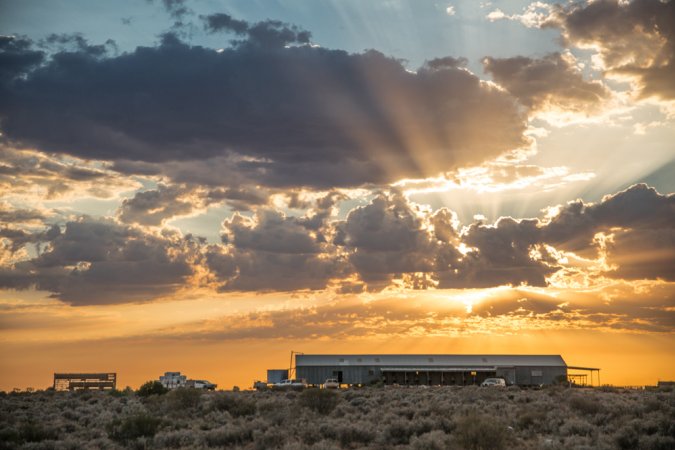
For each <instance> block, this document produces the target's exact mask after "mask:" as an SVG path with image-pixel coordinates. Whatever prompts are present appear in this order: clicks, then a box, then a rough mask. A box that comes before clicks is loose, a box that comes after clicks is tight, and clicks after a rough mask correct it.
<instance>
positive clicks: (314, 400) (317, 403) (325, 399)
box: [299, 388, 339, 415]
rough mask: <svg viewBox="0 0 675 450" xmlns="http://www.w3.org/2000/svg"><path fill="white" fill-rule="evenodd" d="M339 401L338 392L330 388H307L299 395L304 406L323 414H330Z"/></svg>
mask: <svg viewBox="0 0 675 450" xmlns="http://www.w3.org/2000/svg"><path fill="white" fill-rule="evenodd" d="M338 401H339V398H338V393H337V392H335V391H331V390H328V389H316V388H313V389H306V390H304V391H303V392H302V394H300V397H299V402H300V404H301V405H302V406H304V407H306V408H309V409H311V410H312V411H315V412H318V413H319V414H323V415H327V414H330V413H331V411H333V410H334V409H335V407H336V406H337V404H338Z"/></svg>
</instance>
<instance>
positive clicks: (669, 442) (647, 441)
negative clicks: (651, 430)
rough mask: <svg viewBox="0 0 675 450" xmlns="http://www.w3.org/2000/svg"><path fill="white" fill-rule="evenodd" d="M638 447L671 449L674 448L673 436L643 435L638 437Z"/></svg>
mask: <svg viewBox="0 0 675 450" xmlns="http://www.w3.org/2000/svg"><path fill="white" fill-rule="evenodd" d="M640 448H644V449H646V450H673V449H674V448H675V438H673V437H672V436H661V435H654V436H644V437H643V438H641V439H640Z"/></svg>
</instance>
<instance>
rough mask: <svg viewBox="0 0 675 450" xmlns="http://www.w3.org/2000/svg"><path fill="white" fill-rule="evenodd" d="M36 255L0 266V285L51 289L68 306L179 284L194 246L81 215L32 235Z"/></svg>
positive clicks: (147, 295) (154, 292) (129, 298)
mask: <svg viewBox="0 0 675 450" xmlns="http://www.w3.org/2000/svg"><path fill="white" fill-rule="evenodd" d="M31 240H32V241H36V240H37V241H42V242H45V243H48V244H49V245H48V246H47V248H46V250H45V251H44V252H42V253H40V254H39V255H38V256H36V257H34V258H32V259H29V260H26V261H22V262H17V263H14V264H12V265H9V266H5V267H3V268H2V269H1V270H0V287H3V288H14V289H27V288H30V287H35V288H36V289H38V290H43V291H48V292H51V293H52V295H53V296H54V297H55V298H58V299H60V300H62V301H64V302H66V303H70V304H73V305H94V304H107V303H126V302H133V301H150V300H153V299H156V298H158V297H161V296H163V295H168V294H171V293H173V292H174V291H176V290H177V289H179V288H181V287H183V286H184V285H185V284H186V283H187V278H188V277H189V276H190V275H191V274H192V273H193V266H194V258H195V257H196V250H197V246H196V243H195V242H194V241H193V240H192V239H191V238H190V237H186V238H183V237H180V236H177V235H172V234H168V233H165V234H164V235H159V236H157V235H150V234H146V233H143V232H142V231H140V230H138V229H134V228H130V227H126V226H123V225H118V224H116V223H114V222H111V221H106V220H94V219H88V218H83V219H81V220H79V221H72V222H68V223H66V225H65V228H64V230H63V232H61V230H59V229H58V227H56V228H55V229H54V227H52V229H50V231H48V232H46V233H43V234H40V235H39V236H33V239H31Z"/></svg>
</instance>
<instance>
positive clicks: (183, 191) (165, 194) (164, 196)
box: [117, 184, 207, 226]
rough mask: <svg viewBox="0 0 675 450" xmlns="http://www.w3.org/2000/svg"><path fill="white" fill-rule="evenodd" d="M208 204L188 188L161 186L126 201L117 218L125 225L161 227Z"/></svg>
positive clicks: (139, 193)
mask: <svg viewBox="0 0 675 450" xmlns="http://www.w3.org/2000/svg"><path fill="white" fill-rule="evenodd" d="M206 204H207V202H205V201H204V199H201V198H199V196H198V195H197V194H195V193H194V192H193V191H192V190H191V189H190V188H188V187H186V186H177V185H172V186H167V185H163V184H160V185H159V186H158V187H157V189H152V190H148V191H142V192H137V193H136V194H134V196H133V197H132V198H127V199H124V200H123V201H122V205H120V207H119V209H118V213H117V216H118V218H119V220H120V221H122V222H124V223H136V224H139V225H151V226H159V225H162V224H164V222H166V221H167V220H169V219H172V218H174V217H177V216H185V215H188V214H190V213H191V212H193V211H194V210H195V209H198V208H200V207H204V206H206Z"/></svg>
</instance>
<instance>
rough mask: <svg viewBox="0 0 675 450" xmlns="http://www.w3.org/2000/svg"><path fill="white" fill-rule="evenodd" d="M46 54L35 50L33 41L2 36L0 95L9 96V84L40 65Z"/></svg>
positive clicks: (0, 42) (0, 48) (0, 45)
mask: <svg viewBox="0 0 675 450" xmlns="http://www.w3.org/2000/svg"><path fill="white" fill-rule="evenodd" d="M44 59H45V53H44V52H43V51H40V50H35V49H34V48H33V41H31V40H30V39H28V38H26V37H22V36H1V35H0V93H1V94H2V97H5V96H6V95H7V92H6V91H5V89H6V88H7V85H6V84H7V83H8V82H10V81H11V80H13V79H15V78H16V77H18V76H21V75H24V74H26V73H28V72H29V71H31V70H32V69H33V68H35V67H37V66H38V65H40V64H41V63H42V62H43V61H44Z"/></svg>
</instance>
